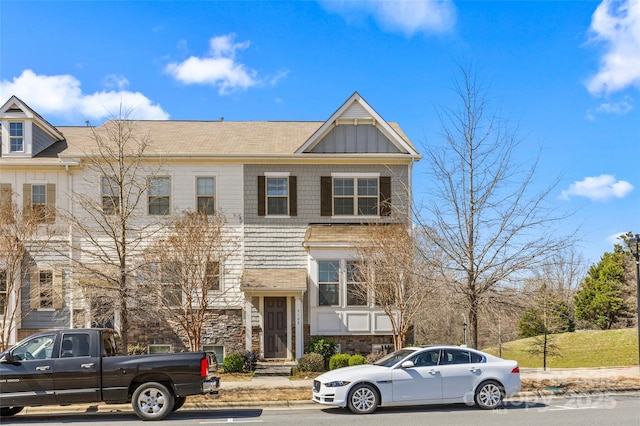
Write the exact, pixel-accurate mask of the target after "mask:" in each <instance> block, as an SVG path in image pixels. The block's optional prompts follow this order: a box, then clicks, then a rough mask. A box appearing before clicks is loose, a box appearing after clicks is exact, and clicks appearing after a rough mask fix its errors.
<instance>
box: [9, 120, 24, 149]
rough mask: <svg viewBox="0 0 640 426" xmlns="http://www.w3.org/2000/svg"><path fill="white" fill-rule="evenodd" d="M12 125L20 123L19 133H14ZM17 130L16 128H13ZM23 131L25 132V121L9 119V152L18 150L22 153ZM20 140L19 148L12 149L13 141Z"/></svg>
mask: <svg viewBox="0 0 640 426" xmlns="http://www.w3.org/2000/svg"><path fill="white" fill-rule="evenodd" d="M14 125H20V129H19V130H20V135H19V136H18V135H14V134H13V132H14V128H13V126H14ZM15 130H18V129H15ZM24 133H25V122H24V121H9V152H10V153H11V152H18V153H24V152H25V149H24ZM17 140H19V141H20V149H13V146H14V141H17Z"/></svg>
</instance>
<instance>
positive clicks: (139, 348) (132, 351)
mask: <svg viewBox="0 0 640 426" xmlns="http://www.w3.org/2000/svg"><path fill="white" fill-rule="evenodd" d="M146 353H147V347H146V346H144V345H140V344H137V345H129V347H128V348H127V354H129V355H144V354H146Z"/></svg>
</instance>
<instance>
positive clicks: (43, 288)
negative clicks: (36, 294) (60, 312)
mask: <svg viewBox="0 0 640 426" xmlns="http://www.w3.org/2000/svg"><path fill="white" fill-rule="evenodd" d="M38 278H39V283H38V284H39V286H40V287H39V288H40V308H41V309H53V271H40V272H39V274H38Z"/></svg>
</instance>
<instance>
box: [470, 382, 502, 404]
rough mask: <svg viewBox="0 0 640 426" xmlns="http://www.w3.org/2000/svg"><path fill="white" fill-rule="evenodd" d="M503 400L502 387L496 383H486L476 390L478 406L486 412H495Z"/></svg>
mask: <svg viewBox="0 0 640 426" xmlns="http://www.w3.org/2000/svg"><path fill="white" fill-rule="evenodd" d="M503 398H504V392H503V390H502V387H501V386H500V385H499V384H498V383H496V382H494V381H488V382H484V383H482V384H480V386H478V389H477V390H476V404H477V405H478V407H480V408H482V409H484V410H493V409H494V408H497V407H499V406H500V404H502V399H503Z"/></svg>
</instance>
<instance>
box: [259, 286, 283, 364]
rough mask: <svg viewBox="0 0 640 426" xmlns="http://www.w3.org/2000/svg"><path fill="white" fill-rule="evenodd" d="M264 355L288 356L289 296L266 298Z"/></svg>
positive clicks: (269, 356)
mask: <svg viewBox="0 0 640 426" xmlns="http://www.w3.org/2000/svg"><path fill="white" fill-rule="evenodd" d="M264 346H265V348H264V357H265V358H286V356H287V298H286V297H265V298H264Z"/></svg>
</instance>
